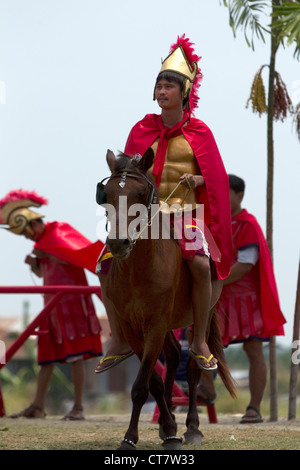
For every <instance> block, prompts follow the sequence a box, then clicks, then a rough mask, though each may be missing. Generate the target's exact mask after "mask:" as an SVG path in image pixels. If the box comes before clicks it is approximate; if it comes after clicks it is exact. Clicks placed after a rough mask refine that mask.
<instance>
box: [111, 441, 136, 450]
mask: <svg viewBox="0 0 300 470" xmlns="http://www.w3.org/2000/svg"><path fill="white" fill-rule="evenodd" d="M116 450H136V446H135V443H134V442H133V441H130V440H129V439H123V441H122V442H121V445H120V447H118V448H117V449H116Z"/></svg>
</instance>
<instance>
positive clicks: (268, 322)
mask: <svg viewBox="0 0 300 470" xmlns="http://www.w3.org/2000/svg"><path fill="white" fill-rule="evenodd" d="M232 220H237V221H247V222H249V223H250V224H251V225H252V227H253V228H254V230H255V232H256V235H257V238H258V245H259V281H260V303H261V311H262V314H263V319H264V333H267V334H268V335H270V336H273V335H274V336H277V335H284V329H283V326H282V325H284V324H285V323H286V319H285V318H284V316H283V314H282V312H281V310H280V302H279V296H278V291H277V286H276V280H275V276H274V270H273V263H272V259H271V255H270V252H269V248H268V244H267V242H266V239H265V236H264V234H263V231H262V229H261V227H260V225H259V223H258V222H257V220H256V218H255V217H254V215H252V214H249V212H247V210H246V209H243V210H242V212H240V213H239V214H238V215H236V216H235V217H233V219H232ZM248 244H249V241H248V240H246V239H245V240H239V246H237V249H239V248H241V247H243V246H247V245H248Z"/></svg>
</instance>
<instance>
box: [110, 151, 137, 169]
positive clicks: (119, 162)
mask: <svg viewBox="0 0 300 470" xmlns="http://www.w3.org/2000/svg"><path fill="white" fill-rule="evenodd" d="M129 160H131V162H132V163H131V168H132V169H136V170H137V164H138V160H137V159H135V158H131V157H130V156H129V155H126V153H123V152H119V153H118V155H117V159H116V167H115V172H116V173H119V172H120V171H122V170H124V168H125V167H126V165H127V163H128V161H129Z"/></svg>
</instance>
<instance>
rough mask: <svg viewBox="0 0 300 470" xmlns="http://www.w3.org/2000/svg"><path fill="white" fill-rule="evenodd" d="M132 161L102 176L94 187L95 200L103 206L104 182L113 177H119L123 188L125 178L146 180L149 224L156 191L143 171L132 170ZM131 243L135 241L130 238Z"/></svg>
mask: <svg viewBox="0 0 300 470" xmlns="http://www.w3.org/2000/svg"><path fill="white" fill-rule="evenodd" d="M131 163H132V160H131V159H130V160H129V161H128V163H127V165H126V167H125V168H124V170H121V171H119V172H117V173H112V174H111V175H110V176H107V177H106V178H104V179H103V180H102V181H100V183H98V184H97V189H96V202H97V204H99V205H100V206H104V205H105V204H106V203H107V199H106V194H105V192H104V188H105V186H106V185H105V184H104V183H105V182H106V184H107V182H108V181H110V180H111V179H113V178H120V182H119V186H120V188H122V189H123V188H124V187H125V185H126V179H127V178H136V179H144V180H146V182H147V184H148V189H149V192H148V196H147V201H146V209H147V214H148V224H147V225H148V226H149V225H151V223H152V221H151V219H150V211H151V205H152V204H156V203H157V197H156V191H155V186H154V183H153V181H152V180H151V179H150V178H149V177H148V176H147V175H146V174H145V173H140V172H138V170H136V171H134V170H133V169H132V168H130V166H131ZM130 242H131V243H132V244H134V243H135V242H136V239H133V240H130Z"/></svg>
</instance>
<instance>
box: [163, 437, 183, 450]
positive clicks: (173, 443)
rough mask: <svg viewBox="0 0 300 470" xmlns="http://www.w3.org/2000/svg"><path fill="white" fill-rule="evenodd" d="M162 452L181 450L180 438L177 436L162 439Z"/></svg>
mask: <svg viewBox="0 0 300 470" xmlns="http://www.w3.org/2000/svg"><path fill="white" fill-rule="evenodd" d="M163 448H164V450H182V438H181V437H177V436H169V437H166V438H165V439H164V442H163Z"/></svg>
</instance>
